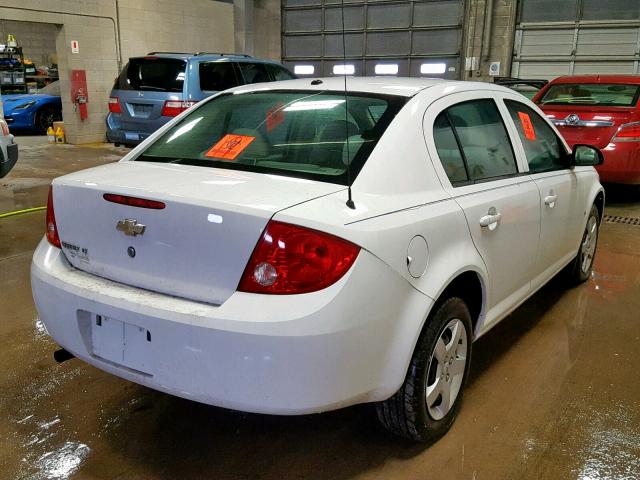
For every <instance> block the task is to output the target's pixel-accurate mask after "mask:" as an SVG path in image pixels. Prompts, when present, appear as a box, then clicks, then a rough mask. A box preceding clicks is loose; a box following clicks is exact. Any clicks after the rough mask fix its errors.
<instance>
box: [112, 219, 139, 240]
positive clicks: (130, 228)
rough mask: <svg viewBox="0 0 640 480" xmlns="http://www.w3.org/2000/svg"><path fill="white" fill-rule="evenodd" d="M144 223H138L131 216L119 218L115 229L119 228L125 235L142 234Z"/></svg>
mask: <svg viewBox="0 0 640 480" xmlns="http://www.w3.org/2000/svg"><path fill="white" fill-rule="evenodd" d="M146 228H147V227H146V225H142V224H141V223H138V221H137V220H135V219H133V218H126V219H124V220H120V221H119V222H118V224H117V225H116V230H120V231H121V232H123V233H124V234H125V235H128V236H130V237H135V236H136V235H143V234H144V231H145V229H146Z"/></svg>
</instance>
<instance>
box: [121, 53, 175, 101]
mask: <svg viewBox="0 0 640 480" xmlns="http://www.w3.org/2000/svg"><path fill="white" fill-rule="evenodd" d="M185 66H186V62H185V61H184V60H180V59H175V58H161V57H143V58H131V59H130V60H129V63H127V65H126V66H125V67H124V68H123V69H122V72H121V73H120V75H119V76H118V78H117V79H116V82H115V84H114V85H113V88H114V89H115V90H144V91H151V92H182V87H183V86H184V71H185Z"/></svg>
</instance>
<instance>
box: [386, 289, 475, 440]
mask: <svg viewBox="0 0 640 480" xmlns="http://www.w3.org/2000/svg"><path fill="white" fill-rule="evenodd" d="M471 338H472V333H471V314H470V313H469V309H468V308H467V306H466V304H465V303H464V301H463V300H462V299H460V298H458V297H452V298H449V299H447V300H445V301H444V302H442V303H440V304H439V305H438V306H436V308H435V310H434V312H433V313H432V315H430V316H429V319H428V320H427V324H426V326H425V328H424V330H423V331H422V333H421V334H420V338H419V339H418V343H417V345H416V348H415V351H414V352H413V357H412V358H411V363H410V365H409V370H408V372H407V376H406V378H405V381H404V383H403V384H402V386H401V387H400V389H399V390H398V391H397V392H396V393H395V394H394V395H393V396H392V397H391V398H389V399H387V400H385V401H384V402H380V403H378V404H377V405H376V412H377V414H378V420H379V421H380V423H381V424H382V425H383V426H384V427H385V428H386V429H387V430H389V431H390V432H392V433H394V434H396V435H399V436H402V437H406V438H409V439H411V440H414V441H418V442H431V441H434V440H437V439H438V438H440V437H441V436H443V435H444V434H445V433H446V432H447V431H448V430H449V428H450V427H451V425H452V424H453V421H454V419H455V417H456V415H457V413H458V410H459V408H460V404H461V401H462V392H463V388H464V384H465V381H466V378H467V374H468V372H469V365H470V360H471Z"/></svg>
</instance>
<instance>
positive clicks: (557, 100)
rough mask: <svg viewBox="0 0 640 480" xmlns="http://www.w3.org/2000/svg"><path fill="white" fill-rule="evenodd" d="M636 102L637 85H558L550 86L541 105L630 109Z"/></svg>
mask: <svg viewBox="0 0 640 480" xmlns="http://www.w3.org/2000/svg"><path fill="white" fill-rule="evenodd" d="M637 101H638V85H622V84H604V83H591V84H589V83H582V84H567V83H560V84H557V85H552V86H551V87H550V88H549V90H547V92H546V93H545V94H544V96H543V97H542V99H541V101H540V103H542V104H543V105H549V104H554V105H601V106H604V107H630V106H632V105H635V104H636V102H637Z"/></svg>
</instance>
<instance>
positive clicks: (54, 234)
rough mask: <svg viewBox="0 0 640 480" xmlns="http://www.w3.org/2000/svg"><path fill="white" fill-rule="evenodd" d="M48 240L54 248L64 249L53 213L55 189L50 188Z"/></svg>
mask: <svg viewBox="0 0 640 480" xmlns="http://www.w3.org/2000/svg"><path fill="white" fill-rule="evenodd" d="M47 240H48V241H49V243H50V244H51V245H53V246H54V247H58V248H62V247H61V245H60V237H58V227H57V226H56V214H55V212H54V211H53V187H52V186H50V187H49V199H48V200H47Z"/></svg>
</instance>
